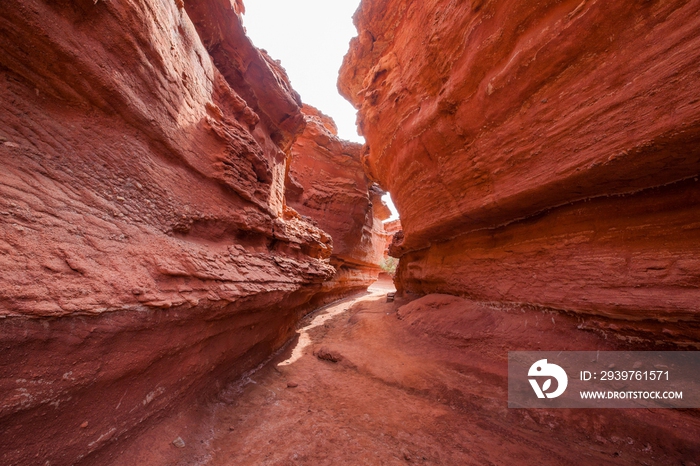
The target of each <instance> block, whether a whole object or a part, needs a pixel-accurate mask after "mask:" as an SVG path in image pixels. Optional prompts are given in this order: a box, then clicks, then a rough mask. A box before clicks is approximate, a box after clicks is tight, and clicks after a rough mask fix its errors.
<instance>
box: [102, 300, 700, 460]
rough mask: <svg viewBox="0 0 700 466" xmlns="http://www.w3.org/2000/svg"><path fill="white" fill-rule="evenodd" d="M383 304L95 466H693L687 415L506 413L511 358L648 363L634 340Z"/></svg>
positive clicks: (574, 322) (515, 313)
mask: <svg viewBox="0 0 700 466" xmlns="http://www.w3.org/2000/svg"><path fill="white" fill-rule="evenodd" d="M386 291H387V289H380V290H375V291H374V292H373V293H367V294H365V295H360V296H358V297H355V298H348V299H346V300H343V301H339V302H336V303H334V304H331V305H329V306H327V307H325V308H323V309H322V310H320V311H318V312H317V313H315V314H313V315H311V316H308V317H307V318H306V319H305V321H304V322H303V323H302V324H301V325H303V326H306V325H309V324H310V323H311V322H313V321H314V320H316V323H317V324H318V323H320V325H318V326H316V327H314V328H312V329H309V330H307V332H304V333H308V336H309V337H310V341H309V345H308V346H307V347H306V348H305V349H304V350H303V355H302V356H301V357H300V358H299V359H297V360H295V361H294V362H292V363H291V364H289V363H287V364H285V361H288V360H289V358H290V357H291V356H292V353H293V351H292V350H293V346H294V345H291V346H290V347H288V348H287V349H286V351H285V352H284V353H283V354H278V355H277V356H275V357H274V359H273V360H272V361H270V362H269V363H268V364H267V365H265V366H264V367H262V368H261V369H260V370H258V371H257V372H255V373H251V374H249V375H247V376H246V377H244V378H243V379H242V380H241V381H239V383H238V384H234V385H231V386H229V387H226V388H225V389H224V390H223V391H221V392H220V394H219V395H218V397H217V399H215V400H213V401H210V402H209V403H208V404H206V405H203V406H193V407H192V408H191V409H190V410H189V411H183V412H180V413H178V414H174V415H172V416H171V417H169V418H167V419H165V420H164V421H163V422H162V423H161V424H159V425H158V426H156V427H154V428H153V429H151V430H150V431H148V432H145V433H144V434H143V435H141V436H140V437H139V438H138V440H137V441H136V442H135V443H132V444H126V445H122V446H121V448H123V451H121V452H119V451H112V452H111V453H110V454H111V455H112V456H111V458H106V457H103V458H101V459H100V461H101V463H100V464H112V465H115V466H116V465H123V464H148V465H183V466H184V465H207V466H229V465H293V464H297V465H333V464H334V465H338V464H348V465H357V464H367V465H380V464H382V465H386V464H410V463H417V464H445V465H472V464H474V465H490V464H543V465H562V464H583V465H601V464H646V465H654V464H663V465H668V464H674V465H686V466H690V465H695V464H697V458H699V457H700V445H699V444H698V439H699V438H700V416H698V413H697V412H696V411H690V410H685V411H684V410H647V409H640V410H635V409H625V410H622V409H621V410H596V409H580V410H574V409H560V410H542V409H538V410H518V409H509V408H507V403H506V397H507V380H506V371H507V352H508V351H509V350H518V349H519V350H574V349H576V350H595V349H599V350H623V349H649V345H650V344H651V343H650V342H645V340H644V338H643V335H642V336H640V334H639V333H638V334H636V335H635V336H636V340H634V339H633V338H631V337H632V334H631V333H629V331H626V330H624V329H621V330H620V329H618V331H617V333H611V332H610V331H609V330H606V331H603V330H601V329H600V328H599V327H596V330H593V328H592V327H589V326H588V325H586V323H585V322H582V321H581V320H580V319H579V318H576V317H573V316H569V315H562V314H551V313H544V312H542V311H538V310H532V309H525V308H494V307H490V306H487V305H485V304H482V303H477V302H472V301H467V300H464V299H461V298H457V297H454V296H447V295H428V296H425V297H423V298H420V299H417V300H414V301H412V302H409V300H408V299H397V301H396V302H393V303H387V302H386V298H385V296H384V293H386ZM339 311H340V313H338V312H339ZM324 317H325V318H326V319H327V320H325V321H323V319H324ZM319 319H320V322H319ZM589 324H590V323H589ZM599 324H600V323H599ZM625 332H627V333H625ZM302 339H303V336H302ZM628 341H636V343H635V344H634V346H633V345H631V344H630V343H628ZM294 344H296V342H295V343H294ZM666 349H669V348H666ZM334 361H335V362H334ZM178 438H179V439H181V440H182V443H180V442H176V443H179V444H180V445H181V447H177V446H175V445H174V444H173V443H172V442H173V441H175V440H176V439H178ZM182 444H184V447H182ZM96 464H97V463H96Z"/></svg>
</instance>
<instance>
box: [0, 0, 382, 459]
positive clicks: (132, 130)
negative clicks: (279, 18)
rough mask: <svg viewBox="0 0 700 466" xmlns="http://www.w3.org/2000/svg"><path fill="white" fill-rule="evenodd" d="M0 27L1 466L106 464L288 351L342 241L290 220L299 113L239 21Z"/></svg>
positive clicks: (39, 8) (156, 5) (222, 12)
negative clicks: (164, 418)
mask: <svg viewBox="0 0 700 466" xmlns="http://www.w3.org/2000/svg"><path fill="white" fill-rule="evenodd" d="M0 10H1V11H2V14H1V15H0V49H1V50H2V53H1V54H0V101H1V102H2V111H0V164H1V166H2V169H1V170H0V227H1V230H0V266H1V268H2V277H1V278H0V347H2V353H1V354H0V463H2V464H3V465H15V464H22V465H26V464H42V465H43V464H51V465H54V466H56V465H68V464H77V463H81V464H101V463H100V460H99V458H100V456H99V455H107V454H111V453H110V452H113V451H114V450H115V448H116V447H117V446H118V445H123V442H124V441H125V440H127V439H128V438H129V437H133V436H135V435H136V434H138V431H139V427H140V426H144V425H145V424H146V423H147V421H149V420H151V419H153V418H157V417H158V416H159V415H161V414H163V413H165V412H167V411H168V410H169V409H171V408H172V407H173V406H174V405H175V402H180V401H182V400H185V399H189V398H191V397H193V396H195V395H196V396H206V395H207V394H209V393H213V392H215V391H216V390H217V387H218V388H219V389H220V388H221V387H222V386H223V385H225V384H226V383H228V382H229V381H230V380H232V379H235V378H236V377H239V376H240V375H241V374H242V373H243V372H244V371H246V370H249V369H251V368H254V367H255V366H257V365H258V364H260V363H261V361H263V360H264V359H265V358H266V357H268V356H269V355H270V354H271V353H272V352H274V351H275V350H277V349H278V348H280V347H281V346H282V345H283V344H284V343H285V342H286V341H288V340H289V338H290V337H291V336H292V335H293V333H294V329H295V325H296V323H297V320H298V318H299V317H300V315H301V314H302V313H303V312H304V311H305V310H307V309H309V306H310V305H311V304H312V303H313V299H314V296H316V295H317V294H318V293H327V292H328V291H329V290H328V288H327V286H326V285H323V282H324V281H326V280H329V279H331V278H332V277H334V276H336V270H335V268H334V267H333V266H332V265H331V264H330V256H331V251H332V242H333V241H332V239H331V236H330V235H328V234H327V233H325V232H324V231H322V230H321V229H320V228H318V227H317V226H314V225H313V224H312V223H311V222H309V221H307V220H304V219H303V218H302V217H300V216H299V215H298V214H297V213H296V212H294V211H293V210H292V209H289V208H287V207H286V206H285V200H284V189H285V177H286V173H287V170H288V168H287V165H288V159H289V150H290V148H291V147H292V144H293V142H294V140H295V139H296V137H297V136H298V135H300V134H302V132H303V130H304V126H305V124H306V123H305V119H304V115H303V114H302V111H301V107H302V104H301V101H300V98H299V96H298V95H297V94H296V92H294V91H293V90H292V89H291V87H290V84H289V81H288V79H287V77H286V74H285V73H284V71H283V70H282V68H281V67H280V65H279V64H278V63H277V62H275V61H274V60H272V59H271V58H270V57H268V56H267V55H266V54H265V53H264V52H262V51H260V50H258V49H256V48H255V47H254V46H253V45H252V44H251V42H250V40H249V39H248V38H247V37H246V36H245V31H244V29H243V26H242V23H241V18H240V13H241V11H242V4H241V3H240V2H239V1H236V2H234V3H232V2H230V1H228V0H207V1H200V2H194V1H185V2H183V1H182V0H176V1H171V0H125V1H120V2H110V1H94V0H58V1H54V0H51V1H49V0H7V1H4V2H3V3H2V6H1V7H0ZM353 176H355V175H354V174H353ZM358 176H359V175H358ZM363 183H364V184H362V183H360V184H358V186H357V189H358V193H357V198H358V200H360V199H361V200H366V198H367V196H368V195H367V188H366V182H364V181H363ZM362 189H364V193H360V192H359V191H361V190H362ZM363 196H364V197H363ZM358 204H361V203H358ZM363 206H364V207H365V208H366V207H367V205H366V203H365V204H362V205H358V206H357V209H356V210H354V211H353V213H352V215H353V219H356V218H359V217H362V216H363V215H365V214H366V210H367V209H365V211H363V210H362V209H363ZM339 208H340V207H339ZM338 215H340V214H339V213H338ZM362 220H363V221H365V220H366V219H364V217H363V218H362ZM370 220H371V219H370ZM367 221H369V220H367ZM363 225H364V224H363ZM332 233H333V234H335V230H333V231H332ZM353 240H354V239H352V238H349V239H347V240H346V241H347V242H346V243H343V242H342V241H341V242H338V243H340V244H345V245H347V247H348V250H347V251H341V252H339V253H338V257H339V258H343V257H345V255H347V256H348V258H356V259H357V260H358V261H365V262H367V261H369V260H370V259H369V256H370V255H371V251H369V250H368V246H367V244H365V243H363V246H362V248H360V250H359V251H355V250H354V249H353V247H354V245H351V241H353ZM358 240H359V238H358ZM362 240H363V241H364V240H366V238H365V237H364V236H363V237H362ZM369 249H371V248H369ZM365 252H366V254H365ZM363 254H364V255H363ZM363 263H364V262H363ZM363 283H365V282H363ZM110 448H111V450H110Z"/></svg>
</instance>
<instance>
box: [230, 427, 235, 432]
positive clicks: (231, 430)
mask: <svg viewBox="0 0 700 466" xmlns="http://www.w3.org/2000/svg"><path fill="white" fill-rule="evenodd" d="M228 430H229V432H233V431H234V430H236V429H235V428H234V427H233V426H228Z"/></svg>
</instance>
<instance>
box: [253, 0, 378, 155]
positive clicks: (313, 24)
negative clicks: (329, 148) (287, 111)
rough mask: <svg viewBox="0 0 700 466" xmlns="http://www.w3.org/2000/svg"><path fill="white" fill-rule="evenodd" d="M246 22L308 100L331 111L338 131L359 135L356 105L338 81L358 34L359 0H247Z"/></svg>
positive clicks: (350, 136) (257, 42)
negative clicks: (340, 89) (340, 91)
mask: <svg viewBox="0 0 700 466" xmlns="http://www.w3.org/2000/svg"><path fill="white" fill-rule="evenodd" d="M244 3H245V9H246V13H245V16H243V25H244V26H245V28H246V30H247V31H248V36H249V37H250V38H251V39H252V40H253V43H254V44H255V45H256V46H257V47H260V48H262V49H265V50H267V52H268V53H269V54H270V56H271V57H272V58H274V59H276V60H281V61H282V66H283V67H284V69H285V70H287V74H288V75H289V79H290V80H291V81H292V86H293V87H294V89H295V90H296V91H297V92H298V93H299V94H301V99H302V100H303V101H304V103H307V104H309V105H313V106H314V107H316V108H318V109H319V110H321V111H322V112H323V113H325V114H326V115H330V116H331V117H333V119H334V120H335V123H336V125H338V135H339V136H340V137H341V138H343V139H347V140H350V141H355V142H362V143H364V142H365V141H364V138H361V137H360V136H358V135H357V130H356V126H355V109H354V108H353V107H352V105H350V103H349V102H348V101H346V100H345V99H344V98H342V97H341V96H340V94H338V89H337V87H336V82H337V80H338V70H339V69H340V65H341V64H342V63H343V57H344V56H345V54H346V53H347V51H348V45H349V43H350V39H352V38H353V37H355V36H356V35H357V31H356V30H355V26H354V25H353V24H352V15H353V13H355V10H357V7H358V6H359V4H360V0H296V1H290V0H247V1H245V2H244Z"/></svg>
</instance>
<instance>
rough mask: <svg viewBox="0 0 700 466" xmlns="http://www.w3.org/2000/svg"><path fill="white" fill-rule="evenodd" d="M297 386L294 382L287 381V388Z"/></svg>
mask: <svg viewBox="0 0 700 466" xmlns="http://www.w3.org/2000/svg"><path fill="white" fill-rule="evenodd" d="M298 386H299V384H298V383H296V382H287V388H297V387H298Z"/></svg>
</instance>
